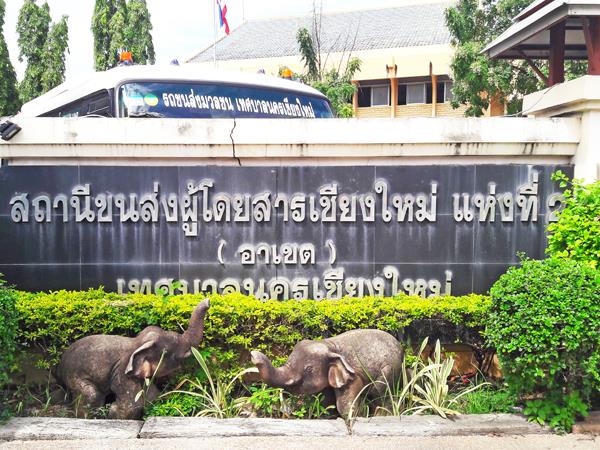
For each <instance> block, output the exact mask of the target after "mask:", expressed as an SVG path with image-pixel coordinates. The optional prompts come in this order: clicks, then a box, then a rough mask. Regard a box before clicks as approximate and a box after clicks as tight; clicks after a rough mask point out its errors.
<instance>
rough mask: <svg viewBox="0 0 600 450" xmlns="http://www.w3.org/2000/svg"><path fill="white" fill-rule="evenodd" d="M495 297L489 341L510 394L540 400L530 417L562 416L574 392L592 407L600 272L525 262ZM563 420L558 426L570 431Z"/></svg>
mask: <svg viewBox="0 0 600 450" xmlns="http://www.w3.org/2000/svg"><path fill="white" fill-rule="evenodd" d="M490 294H491V297H492V306H491V311H490V316H489V322H488V326H487V328H486V331H485V334H486V337H487V339H488V342H489V344H490V345H491V346H494V347H495V348H496V351H497V352H498V357H499V359H500V362H501V364H502V367H503V370H504V375H505V378H506V381H507V382H508V385H509V387H510V388H511V390H512V391H513V392H515V393H517V394H520V395H525V394H527V395H531V394H534V395H541V396H542V397H543V401H541V402H539V403H532V405H533V406H531V408H533V409H531V408H530V411H532V413H531V414H532V415H533V416H535V417H538V418H540V417H542V418H543V419H541V420H547V419H548V418H550V417H551V416H552V417H553V415H561V417H562V415H563V413H564V408H563V406H561V405H562V402H563V397H564V398H565V399H566V398H567V397H565V396H568V395H569V394H571V393H575V392H577V393H578V394H577V395H578V396H581V399H582V401H583V402H584V403H586V404H588V405H589V402H590V397H591V395H592V393H593V392H594V391H598V390H600V377H598V362H599V361H600V271H598V270H597V269H593V268H591V267H589V266H588V265H586V264H582V263H578V262H577V261H572V260H564V259H556V258H549V259H546V260H544V261H533V260H523V261H522V263H521V267H518V268H517V267H513V268H511V269H509V270H508V272H507V273H506V274H504V275H503V276H502V277H500V279H499V280H498V281H497V282H496V283H495V284H494V286H493V287H492V289H491V290H490ZM565 401H566V400H565ZM573 402H575V400H573ZM536 405H537V406H536ZM542 407H543V408H542ZM536 408H537V409H536ZM544 408H550V409H551V410H552V411H554V412H552V411H551V412H548V413H544V412H542V411H545V409H544ZM553 408H554V409H553ZM556 408H558V409H556ZM569 408H570V409H568V410H569V411H576V410H577V408H575V407H574V406H573V407H569ZM538 410H539V411H538ZM558 410H560V411H558ZM535 411H537V412H535ZM573 414H574V413H573ZM573 418H574V416H571V419H573ZM565 420H566V419H564V417H563V418H561V419H560V420H559V422H557V423H558V425H557V426H559V427H563V428H564V429H567V428H569V429H570V426H568V427H567V426H566V424H567V422H566V421H565ZM550 423H552V422H550Z"/></svg>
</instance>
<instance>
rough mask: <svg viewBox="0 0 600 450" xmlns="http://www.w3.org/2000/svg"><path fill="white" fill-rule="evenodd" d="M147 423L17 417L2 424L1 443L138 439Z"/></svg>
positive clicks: (137, 421)
mask: <svg viewBox="0 0 600 450" xmlns="http://www.w3.org/2000/svg"><path fill="white" fill-rule="evenodd" d="M143 424H144V422H142V421H139V420H87V419H65V418H60V417H13V418H12V419H10V420H9V421H8V422H7V423H5V424H4V425H0V441H16V440H21V441H42V440H44V441H53V440H70V439H73V440H75V439H82V440H87V439H99V438H102V439H104V438H106V439H137V437H138V435H139V433H140V430H141V429H142V425H143Z"/></svg>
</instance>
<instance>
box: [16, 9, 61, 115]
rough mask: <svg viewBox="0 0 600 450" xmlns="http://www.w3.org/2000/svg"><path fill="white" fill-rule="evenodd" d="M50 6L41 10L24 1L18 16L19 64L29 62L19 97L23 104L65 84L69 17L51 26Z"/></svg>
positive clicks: (20, 86)
mask: <svg viewBox="0 0 600 450" xmlns="http://www.w3.org/2000/svg"><path fill="white" fill-rule="evenodd" d="M51 21H52V19H51V17H50V7H49V6H48V3H44V4H43V5H42V6H38V5H37V4H36V3H35V0H25V2H24V3H23V6H22V7H21V10H20V12H19V18H18V21H17V33H18V35H19V37H18V41H17V42H18V44H19V61H23V59H25V60H27V68H26V69H25V75H24V77H23V81H22V82H21V84H20V85H19V96H20V99H21V101H22V102H23V103H25V102H27V101H29V100H31V99H33V98H35V97H38V96H39V95H41V94H43V93H44V92H46V91H48V90H50V89H52V88H53V87H55V86H57V85H59V84H60V83H62V82H63V81H64V71H65V62H64V58H65V51H67V49H68V31H69V30H68V26H67V16H63V17H62V18H61V20H60V21H59V22H58V23H57V24H53V25H52V24H51Z"/></svg>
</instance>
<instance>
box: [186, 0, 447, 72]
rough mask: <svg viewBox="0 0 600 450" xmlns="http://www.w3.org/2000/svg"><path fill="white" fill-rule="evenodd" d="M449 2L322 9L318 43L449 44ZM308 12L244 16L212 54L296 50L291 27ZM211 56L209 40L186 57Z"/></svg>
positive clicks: (269, 54)
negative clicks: (270, 16)
mask: <svg viewBox="0 0 600 450" xmlns="http://www.w3.org/2000/svg"><path fill="white" fill-rule="evenodd" d="M449 6H451V3H432V4H417V5H410V6H402V7H397V8H384V9H374V10H363V11H350V12H342V13H332V14H323V15H322V21H321V30H322V32H321V36H322V42H323V44H322V49H323V51H324V52H326V53H336V52H344V51H350V50H353V51H357V50H371V49H385V48H399V47H416V46H424V45H435V44H448V43H449V42H450V33H449V32H448V29H447V28H446V21H445V16H444V12H445V10H446V9H447V8H448V7H449ZM312 19H313V17H312V15H308V16H302V17H287V18H280V19H267V20H254V21H249V22H246V23H244V24H243V25H241V26H240V27H239V28H237V29H235V30H234V31H233V32H232V33H231V34H229V36H226V37H224V38H223V39H221V40H220V41H218V42H217V47H216V49H217V52H216V54H217V59H218V60H220V61H224V60H233V59H257V58H273V57H281V56H293V55H298V54H299V51H298V43H297V41H296V33H297V31H298V29H299V28H302V27H305V28H307V29H308V30H309V31H310V30H311V24H312ZM212 60H213V45H211V46H209V47H208V48H206V49H204V50H203V51H201V52H200V53H198V54H197V55H196V56H194V57H192V58H191V59H190V60H189V62H194V63H199V62H207V61H212Z"/></svg>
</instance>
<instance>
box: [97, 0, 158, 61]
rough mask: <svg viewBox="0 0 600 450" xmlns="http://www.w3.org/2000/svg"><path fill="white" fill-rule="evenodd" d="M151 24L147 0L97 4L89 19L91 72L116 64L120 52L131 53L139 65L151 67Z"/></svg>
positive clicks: (105, 0)
mask: <svg viewBox="0 0 600 450" xmlns="http://www.w3.org/2000/svg"><path fill="white" fill-rule="evenodd" d="M151 30H152V22H151V20H150V13H149V12H148V7H147V5H146V0H129V1H128V2H127V1H126V0H96V4H95V7H94V15H93V16H92V33H93V35H94V68H95V69H96V70H108V69H110V68H112V67H115V66H116V65H117V64H118V62H119V51H120V50H124V49H127V50H129V51H131V53H132V55H133V60H134V61H135V62H136V63H140V64H154V62H155V54H154V44H153V43H152V34H151V33H150V32H151Z"/></svg>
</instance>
